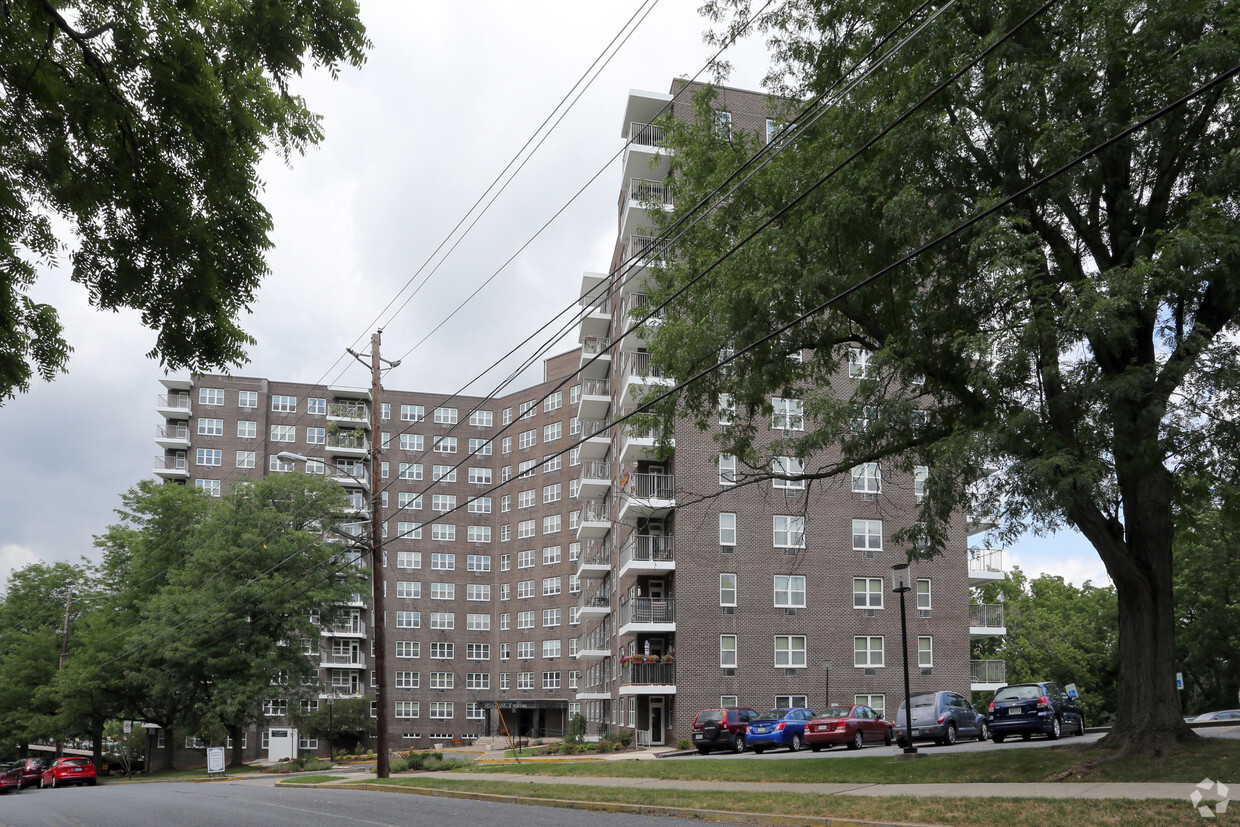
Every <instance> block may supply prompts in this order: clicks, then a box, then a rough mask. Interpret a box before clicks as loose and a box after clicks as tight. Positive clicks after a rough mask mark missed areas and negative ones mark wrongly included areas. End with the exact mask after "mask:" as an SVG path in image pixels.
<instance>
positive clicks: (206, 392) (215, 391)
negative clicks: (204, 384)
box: [198, 388, 224, 407]
mask: <svg viewBox="0 0 1240 827" xmlns="http://www.w3.org/2000/svg"><path fill="white" fill-rule="evenodd" d="M198 404H199V405H212V406H217V407H218V406H220V405H223V404H224V389H223V388H199V389H198Z"/></svg>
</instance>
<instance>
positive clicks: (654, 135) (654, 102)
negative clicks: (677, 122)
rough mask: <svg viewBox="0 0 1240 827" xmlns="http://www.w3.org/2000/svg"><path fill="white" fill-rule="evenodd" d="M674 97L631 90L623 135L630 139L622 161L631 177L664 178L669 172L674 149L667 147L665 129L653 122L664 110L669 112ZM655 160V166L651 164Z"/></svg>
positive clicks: (625, 171) (626, 175) (621, 134)
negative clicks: (668, 164) (668, 167)
mask: <svg viewBox="0 0 1240 827" xmlns="http://www.w3.org/2000/svg"><path fill="white" fill-rule="evenodd" d="M670 100H671V97H670V96H668V95H655V94H654V93H652V92H637V91H634V92H630V93H629V101H628V105H627V106H626V107H625V119H624V125H623V126H622V127H621V130H620V137H621V138H624V139H625V141H626V142H627V143H626V145H625V148H624V155H623V157H622V160H621V164H622V169H623V172H622V174H623V176H624V178H625V179H626V180H627V179H629V178H635V177H642V178H662V177H663V176H664V175H666V174H667V159H668V156H669V155H670V154H671V150H670V149H668V148H667V147H666V146H665V143H666V142H665V136H664V129H663V127H662V126H659V125H658V124H655V123H651V121H654V120H656V119H657V118H658V117H659V115H660V114H662V113H663V112H664V111H665V110H667V111H670V106H669V104H670ZM652 162H653V167H652Z"/></svg>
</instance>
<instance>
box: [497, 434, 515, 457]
mask: <svg viewBox="0 0 1240 827" xmlns="http://www.w3.org/2000/svg"><path fill="white" fill-rule="evenodd" d="M500 450H501V451H502V452H503V453H505V454H511V453H512V437H510V436H506V437H504V438H503V440H501V442H500Z"/></svg>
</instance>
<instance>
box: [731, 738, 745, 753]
mask: <svg viewBox="0 0 1240 827" xmlns="http://www.w3.org/2000/svg"><path fill="white" fill-rule="evenodd" d="M732 751H733V752H735V753H736V754H737V755H740V754H741V753H742V752H744V751H745V736H744V735H737V736H736V740H734V741H733V742H732Z"/></svg>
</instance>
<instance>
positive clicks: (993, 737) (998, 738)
mask: <svg viewBox="0 0 1240 827" xmlns="http://www.w3.org/2000/svg"><path fill="white" fill-rule="evenodd" d="M1006 737H1007V736H1006V735H1000V734H999V733H997V732H996V733H993V734H991V736H990V740H992V741H994V742H995V743H996V744H1002V743H1003V739H1004V738H1006Z"/></svg>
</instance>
